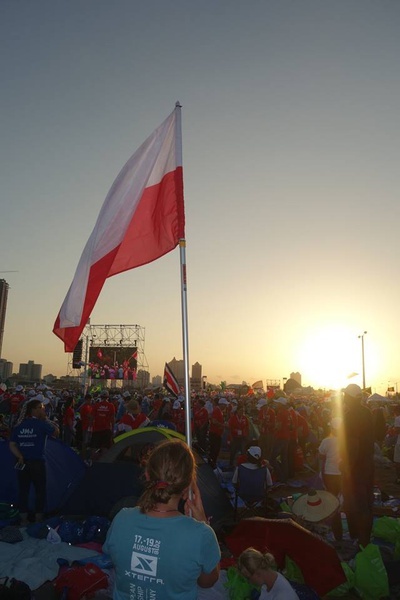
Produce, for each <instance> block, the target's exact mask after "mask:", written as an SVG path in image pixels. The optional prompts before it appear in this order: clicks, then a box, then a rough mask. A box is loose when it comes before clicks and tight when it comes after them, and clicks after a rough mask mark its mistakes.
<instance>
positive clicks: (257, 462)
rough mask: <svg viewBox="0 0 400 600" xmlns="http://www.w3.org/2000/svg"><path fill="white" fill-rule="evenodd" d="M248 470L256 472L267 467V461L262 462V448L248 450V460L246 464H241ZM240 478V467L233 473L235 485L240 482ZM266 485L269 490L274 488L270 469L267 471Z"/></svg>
mask: <svg viewBox="0 0 400 600" xmlns="http://www.w3.org/2000/svg"><path fill="white" fill-rule="evenodd" d="M240 464H241V466H243V467H244V468H246V469H250V470H254V469H259V468H260V467H263V466H265V461H263V460H262V455H261V448H260V446H250V447H249V448H247V450H246V458H245V459H244V462H241V463H240ZM238 477H239V467H236V469H235V472H234V473H233V477H232V483H233V484H234V485H235V484H236V483H237V482H238ZM265 484H266V486H267V488H270V487H272V477H271V472H270V470H269V469H268V468H266V470H265Z"/></svg>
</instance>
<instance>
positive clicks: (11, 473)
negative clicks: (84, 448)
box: [0, 438, 86, 513]
mask: <svg viewBox="0 0 400 600" xmlns="http://www.w3.org/2000/svg"><path fill="white" fill-rule="evenodd" d="M45 459H46V469H47V502H46V512H48V513H50V512H53V511H56V510H57V509H58V508H59V507H60V506H61V505H62V504H63V502H64V501H65V499H66V497H68V496H69V495H70V494H71V493H72V491H73V490H74V489H75V487H76V486H77V484H78V483H79V482H80V481H81V479H83V477H84V475H85V471H86V466H85V463H84V462H83V461H82V459H81V458H80V457H79V456H78V455H77V454H76V452H74V451H73V450H72V449H71V448H70V447H69V446H66V445H65V444H64V443H63V442H61V441H60V440H57V439H55V438H47V443H46V449H45ZM0 464H1V477H0V502H7V503H12V504H17V503H18V480H17V471H16V470H15V469H14V464H15V457H14V456H13V454H11V451H10V448H9V445H8V442H5V441H1V442H0ZM30 504H31V507H32V508H33V505H34V490H33V489H32V491H31V497H30Z"/></svg>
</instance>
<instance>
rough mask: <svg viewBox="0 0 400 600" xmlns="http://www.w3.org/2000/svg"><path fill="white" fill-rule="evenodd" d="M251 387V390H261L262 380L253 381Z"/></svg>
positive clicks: (262, 387) (262, 386)
mask: <svg viewBox="0 0 400 600" xmlns="http://www.w3.org/2000/svg"><path fill="white" fill-rule="evenodd" d="M251 387H252V388H253V390H262V389H264V384H263V382H262V380H261V379H260V380H259V381H256V382H255V383H253V385H252V386H251Z"/></svg>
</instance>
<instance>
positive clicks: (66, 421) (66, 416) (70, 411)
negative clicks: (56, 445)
mask: <svg viewBox="0 0 400 600" xmlns="http://www.w3.org/2000/svg"><path fill="white" fill-rule="evenodd" d="M62 424H63V442H64V444H67V446H72V443H73V440H74V424H75V411H74V399H73V398H72V396H70V397H69V398H68V400H67V401H66V402H65V405H64V413H63V420H62Z"/></svg>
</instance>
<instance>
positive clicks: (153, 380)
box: [151, 375, 162, 387]
mask: <svg viewBox="0 0 400 600" xmlns="http://www.w3.org/2000/svg"><path fill="white" fill-rule="evenodd" d="M151 384H152V385H153V386H154V387H160V385H162V377H161V375H156V376H155V377H152V378H151Z"/></svg>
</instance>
